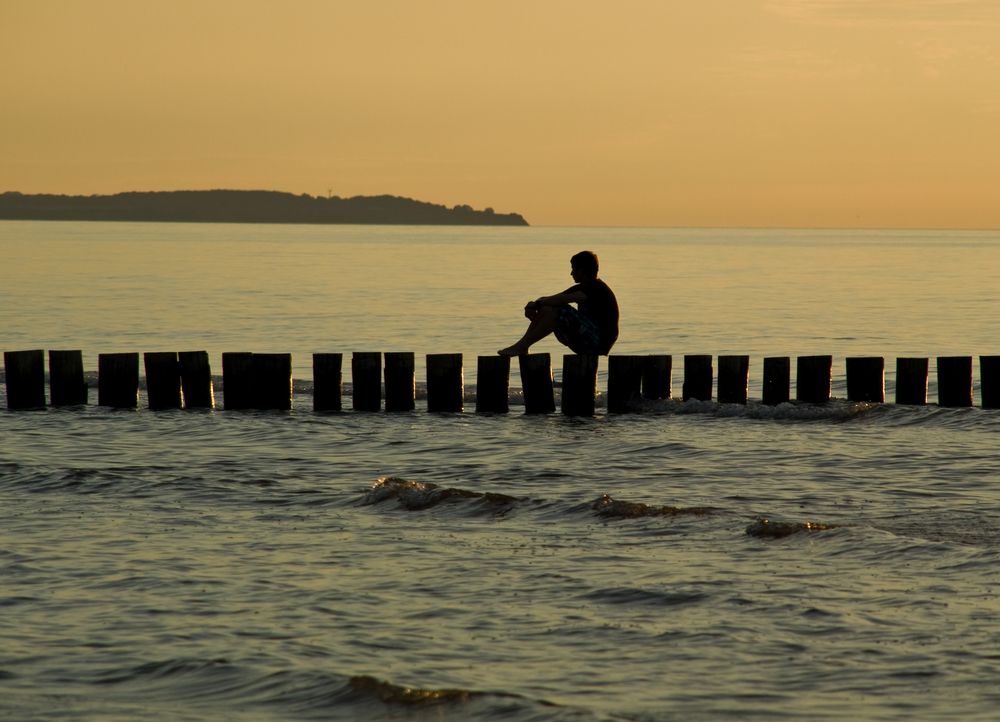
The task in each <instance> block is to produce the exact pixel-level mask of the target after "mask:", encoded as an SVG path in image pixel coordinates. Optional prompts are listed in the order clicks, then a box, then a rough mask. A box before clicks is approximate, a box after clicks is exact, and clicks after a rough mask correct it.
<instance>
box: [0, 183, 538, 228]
mask: <svg viewBox="0 0 1000 722" xmlns="http://www.w3.org/2000/svg"><path fill="white" fill-rule="evenodd" d="M0 220H11V221H14V220H17V221H135V222H161V223H162V222H167V223H169V222H181V223H304V224H366V225H378V224H386V225H448V226H527V225H528V222H527V221H526V220H525V219H524V217H523V216H521V215H520V214H519V213H496V212H494V211H493V209H492V208H486V209H484V210H476V209H474V208H472V207H471V206H467V205H457V206H454V207H452V208H448V207H447V206H443V205H437V204H434V203H427V202H424V201H417V200H413V199H411V198H402V197H400V196H391V195H380V196H354V197H352V198H340V197H339V196H330V197H328V198H324V197H322V196H310V195H308V194H302V195H295V194H293V193H284V192H281V191H241V190H208V191H150V192H139V191H133V192H127V193H116V194H114V195H91V196H67V195H53V194H24V193H18V192H16V191H11V192H6V193H0Z"/></svg>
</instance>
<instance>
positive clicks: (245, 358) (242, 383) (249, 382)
mask: <svg viewBox="0 0 1000 722" xmlns="http://www.w3.org/2000/svg"><path fill="white" fill-rule="evenodd" d="M253 387H254V383H253V354H252V353H247V352H245V351H238V352H230V353H223V354H222V398H223V400H224V401H225V408H226V410H229V409H252V408H253V407H254V403H253V393H254V391H253Z"/></svg>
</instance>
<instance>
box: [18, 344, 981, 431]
mask: <svg viewBox="0 0 1000 722" xmlns="http://www.w3.org/2000/svg"><path fill="white" fill-rule="evenodd" d="M48 357H49V392H50V394H49V395H50V398H49V402H50V403H51V405H52V406H72V405H79V404H86V403H87V385H86V382H85V380H84V373H83V354H82V352H80V351H49V353H48ZM717 358H718V375H717V383H718V386H717V393H716V396H715V399H716V400H717V401H718V402H719V403H730V404H746V403H747V391H748V380H749V371H750V357H749V356H718V357H717ZM426 360H427V410H428V411H431V412H458V411H462V410H463V408H464V395H465V387H464V378H463V367H462V354H428V355H427V359H426ZM972 360H973V358H972V356H940V357H938V358H937V382H938V404H939V405H940V406H950V407H962V406H972V389H973V383H972ZM143 362H144V366H145V373H146V392H147V397H148V403H149V408H151V409H156V410H159V409H179V408H188V409H199V408H200V409H204V408H214V406H215V398H214V393H213V387H212V374H211V368H210V365H209V359H208V352H206V351H190V352H181V353H173V352H154V353H146V354H144V355H143ZM518 362H519V365H520V374H521V386H522V390H523V393H524V409H525V412H526V413H529V414H532V413H543V414H544V413H551V412H554V411H555V394H554V383H553V376H552V364H551V359H550V356H549V354H547V353H540V354H528V355H525V356H519V357H518ZM796 362H797V363H796V371H797V374H796V385H795V391H796V395H795V400H797V401H801V402H806V403H816V404H819V403H825V402H827V401H829V400H830V398H831V395H830V394H831V385H832V377H833V357H832V356H799V357H797V358H796ZM607 363H608V389H607V410H608V412H610V413H625V412H630V411H635V410H637V409H639V408H641V407H642V404H643V401H644V400H661V399H669V398H671V395H672V389H671V374H672V364H673V358H672V357H671V356H669V355H648V356H624V355H622V356H619V355H613V356H609V357H608V360H607ZM597 364H598V357H597V356H587V355H566V356H563V368H562V394H561V409H562V412H563V413H564V414H567V415H570V416H592V415H593V414H594V407H595V397H596V395H597ZM44 365H45V355H44V352H43V351H40V350H32V351H7V352H4V370H5V375H6V384H7V406H8V408H10V409H29V408H44V407H45V405H46V400H45V368H44ZM342 366H343V354H339V353H316V354H313V408H314V409H315V410H316V411H340V410H341V408H342V398H341V396H342V394H341V390H342V389H341V386H342V383H341V381H342V375H343V374H342ZM979 366H980V374H981V378H980V393H981V397H982V406H983V408H992V409H995V408H1000V356H980V357H979ZM928 368H929V359H928V358H897V359H896V403H897V404H912V405H923V404H926V403H927V379H928ZM846 372H847V398H848V400H850V401H867V402H874V403H883V402H884V401H885V361H884V359H883V358H882V357H877V356H865V357H849V358H847V359H846ZM222 377H223V388H224V399H225V404H224V407H225V408H226V409H290V408H291V406H292V356H291V354H287V353H277V354H274V353H266V354H262V353H224V354H222ZM509 379H510V358H507V357H503V356H479V357H478V366H477V384H476V387H477V392H476V411H477V412H486V413H507V412H508V411H509V402H508V398H509ZM790 379H791V357H788V356H777V357H767V358H765V359H764V363H763V377H762V382H763V398H762V402H763V403H764V404H770V405H775V404H780V403H784V402H787V401H790V400H791V393H790V390H791V383H790ZM351 380H352V385H353V389H352V394H351V395H352V404H353V409H354V410H355V411H379V410H380V409H381V408H382V399H383V381H384V399H385V410H386V411H410V410H412V409H413V408H414V407H415V399H416V378H415V373H414V354H413V353H412V352H401V353H385V354H382V353H381V352H370V353H368V352H355V353H354V354H353V356H352V357H351ZM715 381H716V373H715V368H714V366H713V357H712V356H710V355H686V356H684V383H683V399H684V400H685V401H687V400H688V399H700V400H705V401H710V400H712V398H713V396H712V389H713V385H714V383H715ZM97 397H98V400H97V402H98V404H99V405H101V406H109V407H114V408H136V407H137V406H138V398H139V354H138V353H108V354H100V355H99V357H98V394H97Z"/></svg>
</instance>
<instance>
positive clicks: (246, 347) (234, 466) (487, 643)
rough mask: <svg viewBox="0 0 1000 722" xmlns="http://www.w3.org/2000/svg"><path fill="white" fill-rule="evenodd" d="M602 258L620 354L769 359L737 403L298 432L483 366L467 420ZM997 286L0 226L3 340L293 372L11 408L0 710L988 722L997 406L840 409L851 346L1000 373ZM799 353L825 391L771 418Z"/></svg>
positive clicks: (378, 242)
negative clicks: (348, 375) (434, 371)
mask: <svg viewBox="0 0 1000 722" xmlns="http://www.w3.org/2000/svg"><path fill="white" fill-rule="evenodd" d="M584 248H589V249H591V250H594V251H596V252H597V253H598V254H599V255H600V257H601V261H602V274H601V275H602V277H603V278H605V280H607V281H608V283H609V284H610V285H611V286H612V287H613V288H614V289H615V290H616V292H617V294H618V298H619V302H620V305H621V308H622V314H623V320H622V327H621V339H620V341H619V343H618V345H617V346H616V348H615V351H616V352H617V353H635V354H642V353H669V354H673V356H674V359H675V362H674V365H675V367H676V368H679V367H680V366H682V364H680V361H679V360H680V358H681V356H683V355H684V354H689V353H699V354H713V355H717V354H730V353H737V354H750V355H751V380H750V394H751V397H752V399H751V403H750V404H749V405H748V406H746V407H743V406H728V405H718V404H715V403H712V402H697V401H691V402H687V403H683V402H680V401H671V402H665V403H662V404H660V405H659V406H657V407H656V408H655V409H654V410H652V411H651V412H649V413H644V414H635V415H622V416H615V415H610V416H609V415H606V414H605V412H604V409H603V408H599V409H598V414H597V416H596V417H595V418H592V419H571V418H565V417H563V416H561V415H559V414H553V415H550V416H541V417H535V416H525V415H523V413H522V410H523V409H522V407H519V406H517V405H514V406H513V407H512V413H511V414H509V415H507V416H489V415H476V414H475V413H473V412H472V411H471V410H469V411H466V412H465V413H462V414H452V415H436V414H428V413H427V412H426V406H425V405H423V406H422V402H421V401H418V403H417V410H416V411H414V412H412V413H403V414H385V413H379V414H356V413H353V412H351V411H346V412H344V413H342V414H333V415H320V414H315V413H313V412H312V410H311V408H312V398H311V384H310V375H311V354H312V353H313V352H337V351H340V352H343V353H345V354H350V353H351V352H352V351H413V352H415V353H416V355H417V359H418V370H417V374H418V377H417V378H418V382H422V381H423V376H422V373H423V367H422V364H421V363H420V360H421V359H422V358H423V356H424V355H425V354H427V353H458V352H461V353H463V354H465V358H466V367H467V368H466V383H467V384H468V386H469V393H470V394H472V393H474V392H475V361H474V359H475V357H476V356H477V355H484V354H491V353H493V352H494V351H495V350H496V349H498V348H500V347H502V346H506V345H508V344H509V343H511V342H512V341H513V340H515V339H516V338H517V336H519V335H520V333H521V331H522V330H523V324H524V319H523V318H522V317H521V307H522V306H523V305H524V303H525V301H527V300H529V299H531V298H534V297H536V296H538V295H541V294H544V293H552V292H555V291H559V290H562V289H563V288H565V287H566V286H568V285H570V283H571V279H570V277H569V257H570V255H572V253H574V252H576V251H578V250H581V249H584ZM998 278H1000V233H997V232H982V233H977V232H886V231H878V232H874V231H764V230H753V231H749V230H748V231H739V230H650V229H643V230H639V229H635V230H629V229H624V230H623V229H595V228H584V229H576V228H574V229H568V228H502V229H501V228H497V229H479V228H413V227H354V226H352V227H337V226H255V225H197V224H127V223H115V224H103V223H27V222H25V223H21V222H0V308H2V309H3V310H2V312H0V314H2V315H0V349H2V350H20V349H29V348H43V349H82V350H83V352H84V362H85V367H86V368H87V370H88V371H90V372H92V371H94V370H95V369H96V365H97V364H96V359H97V354H99V353H105V352H116V351H163V350H166V351H173V350H198V349H204V350H207V351H209V354H210V358H211V361H212V364H213V368H214V369H215V371H216V372H218V371H219V370H220V369H221V365H220V358H221V354H222V353H223V352H225V351H257V352H291V353H292V354H293V367H294V375H295V378H296V384H295V388H296V394H295V398H294V405H293V410H292V411H291V412H285V413H280V412H274V413H268V412H235V411H229V412H227V411H224V410H216V411H211V412H183V411H175V412H151V411H149V410H148V409H145V408H143V407H142V405H141V404H140V408H139V410H137V411H112V410H109V409H105V408H100V407H98V406H96V393H95V390H94V389H92V390H91V404H90V405H89V406H87V407H85V408H73V409H49V410H46V411H35V412H9V411H6V410H5V406H6V402H5V399H4V398H3V395H2V394H3V393H4V392H3V391H0V405H2V406H3V407H4V410H0V719H3V720H12V721H13V720H94V721H98V720H99V721H101V722H105V721H112V722H114V721H117V720H121V721H125V720H136V719H164V720H199V721H200V720H206V721H207V720H213V721H214V720H219V719H231V720H327V719H329V720H381V719H391V720H500V719H503V720H516V721H518V722H522V721H524V722H527V721H533V720H572V721H574V722H578V721H579V722H589V721H591V720H636V721H639V720H642V721H646V720H649V721H652V720H727V719H728V720H746V719H761V720H763V719H767V720H774V719H788V720H803V719H810V720H954V719H961V720H979V719H981V720H992V719H997V709H998V708H1000V451H998V439H1000V412H998V411H991V410H984V409H981V408H971V409H944V408H939V407H937V406H935V405H933V404H932V405H930V406H927V407H904V406H896V405H894V404H888V405H870V404H851V403H848V402H847V401H844V400H843V396H845V380H844V358H845V357H847V356H854V355H879V356H885V357H886V368H887V370H888V371H889V373H887V395H888V397H889V398H890V399H891V398H892V397H893V378H892V373H891V371H892V370H893V369H894V366H895V364H894V359H895V358H896V357H897V356H929V357H934V356H939V355H972V356H976V357H978V356H979V355H980V354H1000V315H998V308H1000V283H998V281H997V279H998ZM535 350H536V351H549V352H551V353H553V354H554V357H555V359H554V360H555V363H554V366H555V368H556V370H557V375H558V369H559V367H560V365H561V362H560V356H559V355H560V354H561V353H562V350H561V348H560V347H559V346H558V345H557V344H556V343H555V342H554V341H546V342H543V343H541V344H539V345H538V346H537V347H536V349H535ZM809 354H832V355H833V356H834V384H833V392H834V396H836V397H839V398H836V399H834V401H832V402H831V403H830V404H827V405H824V406H808V405H802V404H786V405H782V406H779V407H776V408H770V407H763V406H762V405H761V404H759V403H758V402H756V401H754V399H759V398H760V394H761V387H760V369H761V367H760V364H761V359H762V358H763V356H765V355H768V356H770V355H788V356H793V357H794V356H798V355H809ZM514 366H515V368H516V364H515V365H514ZM933 366H934V365H933V363H932V364H931V368H932V373H931V379H930V380H931V386H930V398H931V399H932V400H933V399H935V398H936V385H935V378H934V374H933ZM974 368H975V376H976V379H977V384H978V376H979V374H978V362H977V363H976V364H975V366H974ZM793 369H794V364H793ZM605 370H606V365H605V364H604V363H603V362H602V366H601V375H600V383H601V385H602V388H603V383H604V379H605V375H604V372H605ZM680 382H681V378H680V375H679V371H675V374H674V388H675V391H676V390H677V389H679V387H680ZM512 383H513V384H515V385H517V384H518V383H519V381H518V378H517V375H516V373H515V374H514V376H513V378H512ZM220 396H221V394H220ZM515 399H516V394H515ZM978 402H979V393H978V388H977V391H976V403H977V404H978ZM349 406H350V405H349V404H347V408H349ZM468 408H470V409H471V405H468ZM762 518H766V519H768V520H770V521H769V524H764V523H762V522H761V521H760V520H761V519H762ZM791 532H795V533H791Z"/></svg>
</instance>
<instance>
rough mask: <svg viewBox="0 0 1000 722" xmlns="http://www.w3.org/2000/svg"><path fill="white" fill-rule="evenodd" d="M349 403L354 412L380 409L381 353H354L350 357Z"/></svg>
mask: <svg viewBox="0 0 1000 722" xmlns="http://www.w3.org/2000/svg"><path fill="white" fill-rule="evenodd" d="M351 385H352V387H353V391H352V392H351V402H352V405H353V407H354V410H355V411H378V410H379V409H380V408H382V353H381V352H380V351H355V352H354V355H353V356H352V357H351Z"/></svg>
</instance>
